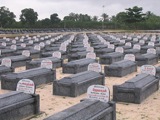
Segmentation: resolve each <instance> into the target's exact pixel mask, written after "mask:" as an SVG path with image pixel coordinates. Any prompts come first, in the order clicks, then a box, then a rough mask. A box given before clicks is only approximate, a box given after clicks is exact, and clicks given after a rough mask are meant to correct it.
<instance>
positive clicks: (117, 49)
mask: <svg viewBox="0 0 160 120" xmlns="http://www.w3.org/2000/svg"><path fill="white" fill-rule="evenodd" d="M115 52H120V53H124V49H123V48H122V47H116V49H115Z"/></svg>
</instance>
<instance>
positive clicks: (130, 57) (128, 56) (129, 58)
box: [124, 54, 135, 61]
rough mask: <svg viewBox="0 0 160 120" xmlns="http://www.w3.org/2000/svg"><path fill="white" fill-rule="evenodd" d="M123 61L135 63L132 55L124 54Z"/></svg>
mask: <svg viewBox="0 0 160 120" xmlns="http://www.w3.org/2000/svg"><path fill="white" fill-rule="evenodd" d="M124 60H131V61H135V55H134V54H126V55H125V56H124Z"/></svg>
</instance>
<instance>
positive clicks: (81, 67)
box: [62, 58, 96, 74]
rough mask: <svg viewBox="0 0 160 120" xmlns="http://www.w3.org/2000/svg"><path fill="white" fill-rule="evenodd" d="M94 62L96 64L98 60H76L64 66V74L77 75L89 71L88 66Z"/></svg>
mask: <svg viewBox="0 0 160 120" xmlns="http://www.w3.org/2000/svg"><path fill="white" fill-rule="evenodd" d="M94 62H96V60H95V59H91V58H83V59H79V60H74V61H71V62H68V63H66V64H63V69H62V70H63V73H70V74H76V73H80V72H84V71H87V69H88V65H89V64H90V63H94Z"/></svg>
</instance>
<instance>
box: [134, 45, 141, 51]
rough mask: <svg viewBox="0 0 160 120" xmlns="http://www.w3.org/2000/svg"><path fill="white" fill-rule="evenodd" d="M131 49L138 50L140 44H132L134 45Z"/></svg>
mask: <svg viewBox="0 0 160 120" xmlns="http://www.w3.org/2000/svg"><path fill="white" fill-rule="evenodd" d="M133 49H138V50H140V49H141V46H140V45H138V44H137V45H134V46H133Z"/></svg>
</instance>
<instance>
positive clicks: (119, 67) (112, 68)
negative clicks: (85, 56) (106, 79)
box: [104, 60, 137, 77]
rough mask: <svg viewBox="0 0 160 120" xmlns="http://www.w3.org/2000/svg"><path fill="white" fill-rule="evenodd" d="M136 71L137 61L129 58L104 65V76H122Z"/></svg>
mask: <svg viewBox="0 0 160 120" xmlns="http://www.w3.org/2000/svg"><path fill="white" fill-rule="evenodd" d="M136 71H137V63H136V62H135V61H131V60H122V61H118V62H114V63H112V64H111V65H109V66H105V67H104V72H105V76H113V77H123V76H125V75H128V74H130V73H133V72H136Z"/></svg>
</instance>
